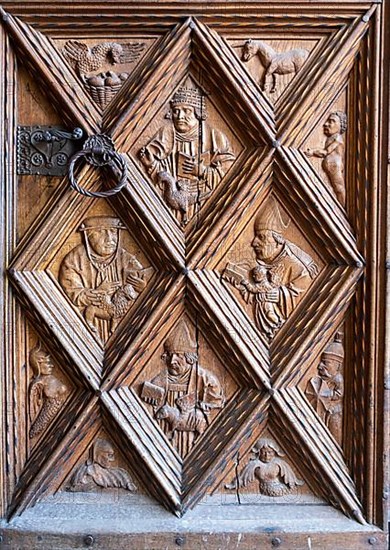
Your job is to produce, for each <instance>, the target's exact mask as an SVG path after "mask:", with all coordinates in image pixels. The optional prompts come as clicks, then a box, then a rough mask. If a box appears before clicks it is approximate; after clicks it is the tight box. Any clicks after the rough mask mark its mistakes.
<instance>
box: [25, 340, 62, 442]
mask: <svg viewBox="0 0 390 550" xmlns="http://www.w3.org/2000/svg"><path fill="white" fill-rule="evenodd" d="M29 361H30V366H31V368H32V370H33V371H34V378H33V379H32V381H31V384H30V389H29V401H30V420H31V427H30V433H29V436H30V439H33V438H34V437H36V436H38V435H40V434H41V433H42V432H43V431H45V430H46V428H47V427H48V425H49V424H50V422H51V421H52V420H53V418H54V417H55V416H56V414H57V412H58V411H59V410H60V408H61V406H62V404H63V403H64V401H65V399H66V394H67V391H68V388H67V387H66V386H65V384H63V383H62V382H61V381H60V380H59V379H58V378H56V377H55V376H54V374H52V372H53V368H54V367H53V363H52V361H51V357H50V355H49V354H48V353H47V352H45V351H44V350H43V349H42V348H41V345H40V344H38V346H36V347H35V348H34V349H32V350H31V352H30V357H29Z"/></svg>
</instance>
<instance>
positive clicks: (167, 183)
mask: <svg viewBox="0 0 390 550" xmlns="http://www.w3.org/2000/svg"><path fill="white" fill-rule="evenodd" d="M158 184H159V186H160V187H161V188H162V190H163V197H164V199H165V201H166V203H167V204H168V206H170V207H171V208H172V210H174V211H175V212H179V213H180V215H181V222H182V224H183V225H186V224H187V222H188V209H189V207H190V206H192V205H194V204H196V203H197V202H198V201H202V200H205V199H206V198H207V197H208V196H209V195H210V194H211V191H206V192H203V193H200V192H199V189H198V182H191V181H190V180H184V179H179V180H176V179H175V178H174V177H173V176H171V175H170V174H169V173H168V172H160V173H159V174H158Z"/></svg>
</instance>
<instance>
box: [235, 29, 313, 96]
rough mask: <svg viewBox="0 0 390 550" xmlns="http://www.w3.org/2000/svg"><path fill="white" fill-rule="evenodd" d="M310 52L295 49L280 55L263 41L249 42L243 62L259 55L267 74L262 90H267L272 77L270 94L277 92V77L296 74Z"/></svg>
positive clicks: (264, 77)
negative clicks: (268, 81)
mask: <svg viewBox="0 0 390 550" xmlns="http://www.w3.org/2000/svg"><path fill="white" fill-rule="evenodd" d="M309 53H310V52H309V51H308V50H304V49H294V50H289V51H288V52H283V53H278V52H277V51H276V50H274V49H273V48H272V47H271V46H269V45H268V44H266V43H265V42H262V41H261V40H252V39H251V38H250V39H249V40H247V41H246V42H245V44H244V49H243V52H242V60H243V61H245V62H246V61H249V60H250V59H251V58H252V57H253V56H254V55H256V54H257V55H258V56H259V58H260V61H261V64H262V65H263V67H264V68H265V72H264V75H263V78H262V81H261V82H260V86H261V88H262V90H266V88H267V78H269V77H272V87H271V90H270V92H271V93H274V92H275V91H276V75H284V74H291V73H294V74H296V73H297V72H298V71H299V70H300V69H301V67H302V65H303V64H304V62H305V61H306V59H307V58H308V56H309Z"/></svg>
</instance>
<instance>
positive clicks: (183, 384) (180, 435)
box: [132, 317, 238, 457]
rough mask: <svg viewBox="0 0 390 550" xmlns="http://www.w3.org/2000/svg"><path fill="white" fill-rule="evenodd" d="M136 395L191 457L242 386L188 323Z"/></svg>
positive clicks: (163, 349) (177, 328)
mask: <svg viewBox="0 0 390 550" xmlns="http://www.w3.org/2000/svg"><path fill="white" fill-rule="evenodd" d="M195 334H196V339H195ZM156 362H158V366H157V365H156ZM156 373H157V374H156ZM132 389H133V391H134V392H135V393H136V394H137V395H138V396H139V397H140V398H141V400H142V401H143V403H144V404H145V408H146V409H147V411H148V413H149V414H150V415H151V416H152V417H153V418H154V419H155V420H157V422H158V424H159V426H160V428H161V429H162V431H163V432H164V433H165V435H166V436H167V438H168V440H169V441H170V443H171V445H173V447H174V448H175V449H176V450H177V451H178V453H179V455H180V456H182V457H185V456H186V455H187V454H188V453H189V452H190V451H191V449H192V448H193V447H194V446H195V445H196V444H198V441H199V444H201V441H200V440H201V436H202V435H203V434H204V433H205V432H206V431H207V430H208V429H209V428H211V427H212V426H213V424H214V422H215V421H216V419H217V418H218V416H219V415H221V414H223V409H224V407H225V406H226V405H227V404H228V402H229V401H230V400H231V399H232V397H233V395H234V394H235V393H236V391H237V390H238V386H237V383H236V381H235V380H234V378H233V377H232V375H231V374H230V373H229V370H228V369H227V368H226V366H225V365H224V363H223V360H221V359H219V358H218V357H217V356H216V355H215V353H214V352H213V350H212V348H211V347H210V346H209V345H208V344H207V340H205V338H204V336H203V334H202V333H201V332H200V331H199V330H198V331H196V332H195V327H193V325H192V323H191V322H190V320H189V319H188V318H185V317H182V318H181V319H180V320H179V321H178V323H176V324H175V325H174V326H173V327H172V328H171V330H170V331H169V333H168V334H167V336H166V337H165V339H164V343H163V344H162V345H160V347H159V349H158V350H156V352H155V354H154V358H153V360H152V361H150V362H148V363H147V365H146V366H145V368H144V369H143V370H142V372H141V373H140V375H139V376H138V378H137V379H136V380H135V381H134V382H133V384H132Z"/></svg>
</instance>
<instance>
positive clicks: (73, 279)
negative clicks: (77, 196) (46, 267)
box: [59, 216, 146, 341]
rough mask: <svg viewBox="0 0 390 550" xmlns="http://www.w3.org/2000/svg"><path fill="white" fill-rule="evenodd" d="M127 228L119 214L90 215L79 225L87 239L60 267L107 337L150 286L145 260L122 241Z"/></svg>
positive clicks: (64, 281)
mask: <svg viewBox="0 0 390 550" xmlns="http://www.w3.org/2000/svg"><path fill="white" fill-rule="evenodd" d="M123 229H126V228H125V226H124V225H123V224H122V223H121V221H120V220H119V219H118V218H114V217H110V216H94V217H90V218H86V219H85V220H84V221H83V223H82V224H81V226H80V227H79V231H81V233H82V235H83V240H84V242H83V243H82V244H80V245H78V246H76V247H75V248H73V250H71V251H70V252H69V254H67V255H66V256H65V258H64V259H63V260H62V263H61V267H60V273H59V281H60V284H61V286H62V288H63V289H64V291H65V292H66V294H67V295H68V297H69V298H70V299H71V301H72V302H73V303H74V304H75V305H76V306H77V307H79V308H81V309H82V310H83V312H84V316H85V319H86V321H87V323H88V325H89V327H90V328H91V330H92V331H93V332H94V333H95V334H97V335H100V337H101V339H102V340H103V341H105V340H107V338H108V336H109V335H110V332H113V330H114V329H115V327H116V324H117V323H118V322H119V321H120V319H121V318H122V317H123V316H124V315H125V313H126V311H127V310H128V309H129V307H130V306H131V305H132V304H133V303H134V301H135V299H136V298H137V297H138V295H139V293H140V292H142V290H143V289H144V288H145V286H146V281H145V276H144V269H143V266H142V264H141V263H140V262H139V261H138V260H137V258H136V257H135V256H133V255H132V254H130V253H129V252H127V250H125V249H124V248H122V247H121V246H120V245H119V231H120V230H123Z"/></svg>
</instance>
